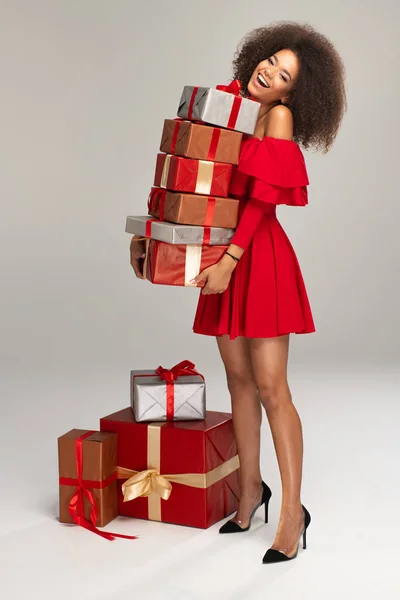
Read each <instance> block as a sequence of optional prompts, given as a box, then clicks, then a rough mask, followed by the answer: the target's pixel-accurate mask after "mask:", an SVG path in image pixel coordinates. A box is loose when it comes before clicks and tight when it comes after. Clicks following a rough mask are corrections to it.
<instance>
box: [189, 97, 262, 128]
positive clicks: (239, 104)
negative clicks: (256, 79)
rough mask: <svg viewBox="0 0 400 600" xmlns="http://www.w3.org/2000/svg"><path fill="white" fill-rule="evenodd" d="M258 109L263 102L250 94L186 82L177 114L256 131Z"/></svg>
mask: <svg viewBox="0 0 400 600" xmlns="http://www.w3.org/2000/svg"><path fill="white" fill-rule="evenodd" d="M259 112H260V104H259V103H258V102H254V101H253V100H249V99H248V98H238V97H237V96H235V95H234V94H231V93H227V92H225V91H221V90H217V89H214V88H210V87H194V86H185V87H184V89H183V92H182V96H181V99H180V102H179V108H178V117H181V118H182V119H189V120H195V121H203V122H204V123H209V124H211V125H217V126H219V127H227V128H229V129H234V130H236V131H241V132H242V133H247V134H249V135H253V133H254V130H255V127H256V123H257V119H258V114H259ZM233 115H234V118H233V119H232V116H233Z"/></svg>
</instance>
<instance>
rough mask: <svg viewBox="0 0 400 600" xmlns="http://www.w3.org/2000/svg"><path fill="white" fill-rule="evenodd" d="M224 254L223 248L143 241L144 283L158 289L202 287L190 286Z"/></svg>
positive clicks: (201, 283)
mask: <svg viewBox="0 0 400 600" xmlns="http://www.w3.org/2000/svg"><path fill="white" fill-rule="evenodd" d="M225 252H226V246H202V245H200V244H198V245H183V244H167V243H165V242H158V241H157V240H146V255H145V259H144V263H143V274H144V276H145V278H146V279H147V280H148V281H151V283H154V284H158V285H179V286H184V287H199V288H200V287H204V285H205V284H204V282H200V283H198V284H197V285H196V284H195V283H190V280H191V279H193V278H194V277H196V275H198V274H199V273H200V272H201V271H203V270H204V269H205V268H206V267H210V266H211V265H214V264H215V263H217V262H218V261H219V260H220V259H221V258H222V256H223V254H224V253H225Z"/></svg>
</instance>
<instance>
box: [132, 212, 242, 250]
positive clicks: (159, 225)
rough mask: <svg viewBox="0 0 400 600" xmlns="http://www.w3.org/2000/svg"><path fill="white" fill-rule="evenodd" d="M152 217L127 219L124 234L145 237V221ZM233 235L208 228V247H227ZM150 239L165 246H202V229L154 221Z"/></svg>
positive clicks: (198, 226)
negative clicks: (165, 243) (165, 244)
mask: <svg viewBox="0 0 400 600" xmlns="http://www.w3.org/2000/svg"><path fill="white" fill-rule="evenodd" d="M149 220H152V217H147V216H146V217H127V218H126V227H125V231H126V233H131V234H133V235H134V234H136V235H141V236H146V221H149ZM234 233H235V230H234V229H225V228H224V227H210V241H209V245H210V246H229V244H230V240H231V239H232V237H233V234H234ZM151 238H152V239H153V240H158V241H160V242H167V244H185V245H189V244H203V241H204V227H201V226H200V225H177V224H176V223H166V222H165V221H157V220H156V221H155V220H154V219H153V223H152V224H151Z"/></svg>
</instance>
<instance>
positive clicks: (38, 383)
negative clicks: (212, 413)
mask: <svg viewBox="0 0 400 600" xmlns="http://www.w3.org/2000/svg"><path fill="white" fill-rule="evenodd" d="M125 383H126V382H125V381H124V382H123V384H122V381H121V377H120V374H119V373H114V374H113V373H104V372H103V373H96V372H93V373H91V374H88V373H87V374H86V375H85V376H83V375H82V376H78V375H77V374H76V373H75V374H74V377H73V378H70V379H69V378H68V376H67V374H66V373H65V372H64V373H61V372H60V373H53V374H52V376H47V377H46V378H45V377H43V378H40V377H38V376H34V374H33V373H30V372H25V373H16V372H12V371H11V369H10V370H9V372H8V374H5V375H4V374H3V377H2V387H3V391H2V397H3V398H7V399H8V402H7V403H4V405H3V406H6V407H7V408H6V409H3V411H4V410H6V411H7V413H4V414H3V415H2V435H1V439H0V443H1V451H2V454H1V456H2V461H1V463H2V464H1V481H2V486H1V487H2V507H3V508H2V511H1V514H0V533H1V536H0V552H1V566H2V586H1V587H2V590H5V596H4V597H5V598H7V600H14V599H18V600H19V599H21V598H34V599H36V598H38V599H39V598H41V599H42V600H44V599H47V598H49V599H50V598H55V597H57V598H58V599H59V600H63V599H64V598H65V599H68V600H69V599H70V598H71V595H75V597H76V598H78V599H79V600H80V598H86V599H88V600H89V599H92V598H93V599H94V598H99V599H107V600H114V599H117V598H118V599H120V598H123V597H130V598H140V599H141V598H155V599H203V598H204V599H205V598H207V599H208V598H215V599H218V600H222V599H230V600H231V599H232V600H233V599H241V598H245V599H253V598H254V599H258V598H265V594H266V593H268V592H270V593H276V595H277V596H276V597H278V595H279V598H280V600H286V599H292V598H294V597H296V598H300V599H305V600H312V599H314V598H315V599H318V600H321V599H322V598H323V599H324V600H330V599H331V598H332V599H335V600H336V599H337V598H346V599H347V598H361V597H364V598H368V597H371V598H372V597H374V598H375V597H376V595H377V593H378V592H379V594H380V595H381V597H383V598H385V600H391V599H393V600H394V599H397V598H399V596H400V581H399V576H398V561H399V558H400V553H399V550H398V545H399V539H400V525H399V521H398V518H397V515H398V506H399V500H400V497H399V496H400V494H399V467H398V463H399V457H400V452H399V450H400V443H399V435H398V424H399V422H400V403H399V397H400V377H399V374H398V373H395V372H394V371H391V370H388V371H383V370H380V371H374V370H373V369H368V370H365V371H362V370H358V371H350V370H346V369H342V370H341V371H338V370H337V369H336V370H333V369H331V370H328V369H326V370H323V371H321V370H320V371H318V373H317V374H316V373H309V374H306V373H305V372H304V370H301V371H300V370H298V371H296V369H292V372H291V388H292V393H293V397H294V401H295V403H296V406H297V408H298V410H299V413H300V415H301V418H302V422H303V430H304V438H305V455H304V478H303V498H302V500H303V503H304V504H305V505H306V506H307V507H308V509H309V510H310V512H311V514H312V519H313V520H312V523H311V525H310V528H309V530H308V547H307V550H306V551H302V548H300V550H299V556H298V558H297V559H296V560H295V561H293V562H291V563H288V564H286V565H282V564H281V565H262V564H261V557H262V555H263V553H264V551H265V550H266V548H267V547H268V546H269V545H270V544H271V543H272V541H273V537H274V533H275V530H276V526H277V519H278V516H279V503H280V489H279V488H280V482H279V473H278V469H277V464H276V459H275V456H274V453H273V447H272V441H271V436H270V432H269V430H268V425H267V421H266V420H264V423H263V475H264V478H265V480H266V481H267V482H268V483H269V485H270V486H271V488H272V490H273V497H272V500H271V511H270V515H271V516H270V523H269V524H268V525H263V522H262V514H261V512H260V514H259V515H257V516H256V518H255V520H254V522H253V523H254V526H253V527H252V529H251V531H250V532H249V533H248V534H246V535H243V536H240V537H239V536H232V537H230V536H227V537H223V536H218V535H217V529H218V526H217V525H216V526H214V527H212V528H210V529H209V530H207V531H200V530H194V529H190V528H184V527H175V526H172V525H164V524H159V523H150V522H145V521H134V520H130V519H123V518H119V519H118V520H116V521H114V522H113V523H112V525H110V526H109V529H110V530H113V531H119V532H122V533H131V534H138V535H140V540H134V541H125V540H117V541H114V542H112V543H110V542H108V541H105V540H102V539H100V538H98V537H97V536H95V535H93V534H90V533H88V532H87V531H84V530H83V529H80V528H77V527H70V526H63V525H60V524H59V523H58V521H57V448H56V438H57V436H58V435H61V434H62V433H64V432H65V431H67V430H68V429H70V428H72V427H82V428H85V427H88V428H96V427H97V426H98V417H100V416H102V415H105V414H108V413H110V412H112V411H114V410H116V409H118V408H122V407H124V406H125V405H127V404H128V403H127V402H126V394H125V391H126V390H124V388H125ZM208 388H209V407H210V408H212V409H217V410H218V409H221V410H226V409H227V406H226V398H227V397H226V391H225V388H223V382H222V381H221V379H220V378H217V377H215V378H214V379H212V378H211V379H210V378H209V381H208ZM23 405H24V406H25V408H24V409H23V410H22V409H21V407H22V406H23Z"/></svg>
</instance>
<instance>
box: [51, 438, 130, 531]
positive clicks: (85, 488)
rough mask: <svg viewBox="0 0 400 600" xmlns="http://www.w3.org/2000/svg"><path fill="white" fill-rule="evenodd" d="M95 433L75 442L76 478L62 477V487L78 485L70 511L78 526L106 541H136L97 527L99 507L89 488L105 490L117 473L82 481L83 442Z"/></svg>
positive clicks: (69, 507)
mask: <svg viewBox="0 0 400 600" xmlns="http://www.w3.org/2000/svg"><path fill="white" fill-rule="evenodd" d="M92 433H95V432H94V431H88V432H87V433H84V434H83V435H81V436H80V437H78V438H77V439H76V440H75V462H76V475H77V476H76V478H70V477H60V484H61V485H76V490H75V493H74V495H73V496H72V498H71V500H70V502H69V506H68V510H69V513H70V515H71V517H72V520H73V521H74V523H75V524H76V525H80V526H81V527H84V528H85V529H88V530H89V531H92V532H93V533H96V534H97V535H99V536H100V537H102V538H105V539H106V540H110V541H112V540H114V539H115V538H124V539H127V540H135V539H137V538H136V536H134V535H122V534H120V533H111V532H109V531H100V529H98V528H97V527H96V521H97V514H98V511H97V506H96V502H95V500H94V497H93V494H92V492H91V491H90V489H89V488H96V489H103V488H104V487H106V486H107V485H110V483H112V481H115V479H116V478H117V473H116V472H115V473H114V474H113V475H111V476H110V477H108V478H107V479H105V480H103V481H90V480H87V479H82V471H83V453H82V442H83V440H84V439H86V438H87V437H89V436H90V435H92ZM84 498H87V500H88V501H89V504H90V520H89V521H88V520H86V519H85V512H84V505H83V500H84Z"/></svg>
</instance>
